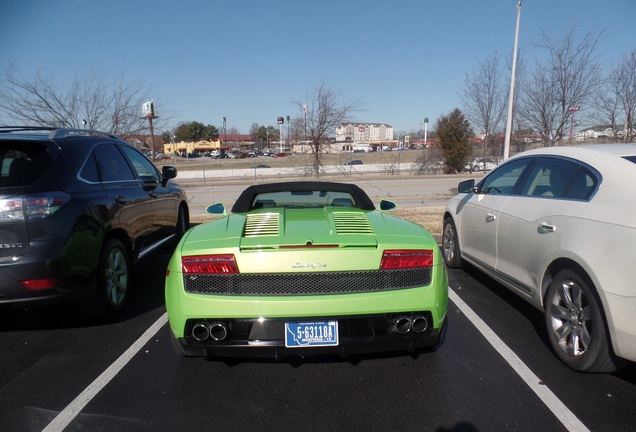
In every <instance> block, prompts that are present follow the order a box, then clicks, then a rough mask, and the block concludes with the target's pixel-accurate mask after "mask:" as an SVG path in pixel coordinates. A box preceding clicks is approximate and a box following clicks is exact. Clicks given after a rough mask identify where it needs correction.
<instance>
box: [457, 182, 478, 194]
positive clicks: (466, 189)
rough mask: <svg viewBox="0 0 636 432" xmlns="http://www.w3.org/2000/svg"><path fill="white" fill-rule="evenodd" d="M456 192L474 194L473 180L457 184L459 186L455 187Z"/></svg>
mask: <svg viewBox="0 0 636 432" xmlns="http://www.w3.org/2000/svg"><path fill="white" fill-rule="evenodd" d="M457 192H459V193H471V192H475V180H474V179H470V180H464V181H462V182H459V184H458V185H457Z"/></svg>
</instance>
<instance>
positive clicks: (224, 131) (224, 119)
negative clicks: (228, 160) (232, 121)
mask: <svg viewBox="0 0 636 432" xmlns="http://www.w3.org/2000/svg"><path fill="white" fill-rule="evenodd" d="M226 122H227V117H225V116H223V146H225V147H226V148H227V127H226V126H227V124H226Z"/></svg>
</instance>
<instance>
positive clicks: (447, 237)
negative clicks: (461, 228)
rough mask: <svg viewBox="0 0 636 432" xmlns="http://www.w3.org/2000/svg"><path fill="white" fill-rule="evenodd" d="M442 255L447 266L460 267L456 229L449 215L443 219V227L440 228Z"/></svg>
mask: <svg viewBox="0 0 636 432" xmlns="http://www.w3.org/2000/svg"><path fill="white" fill-rule="evenodd" d="M442 255H443V256H444V262H445V263H446V266H447V267H449V268H461V267H462V258H461V255H460V249H459V239H458V238H457V229H456V228H455V223H454V222H453V219H451V218H450V217H447V218H445V219H444V227H443V229H442Z"/></svg>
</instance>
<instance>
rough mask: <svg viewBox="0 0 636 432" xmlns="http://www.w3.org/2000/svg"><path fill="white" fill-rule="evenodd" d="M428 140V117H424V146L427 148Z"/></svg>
mask: <svg viewBox="0 0 636 432" xmlns="http://www.w3.org/2000/svg"><path fill="white" fill-rule="evenodd" d="M427 141H428V117H424V148H426V143H427Z"/></svg>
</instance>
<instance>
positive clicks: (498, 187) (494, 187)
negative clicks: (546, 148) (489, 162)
mask: <svg viewBox="0 0 636 432" xmlns="http://www.w3.org/2000/svg"><path fill="white" fill-rule="evenodd" d="M532 161H533V159H532V158H523V159H516V160H513V161H510V162H508V163H506V164H504V165H501V166H500V167H498V168H497V169H495V170H494V171H492V172H491V173H490V174H489V175H488V176H486V177H485V178H484V180H482V182H481V184H480V185H479V186H478V189H479V190H480V191H481V193H485V194H491V195H498V194H503V195H510V194H512V193H513V191H514V190H515V187H516V186H517V184H518V183H519V181H520V179H521V176H522V174H523V173H524V171H525V169H526V167H527V166H528V165H530V162H532Z"/></svg>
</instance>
